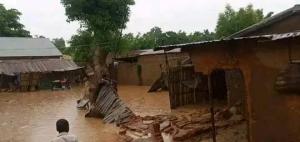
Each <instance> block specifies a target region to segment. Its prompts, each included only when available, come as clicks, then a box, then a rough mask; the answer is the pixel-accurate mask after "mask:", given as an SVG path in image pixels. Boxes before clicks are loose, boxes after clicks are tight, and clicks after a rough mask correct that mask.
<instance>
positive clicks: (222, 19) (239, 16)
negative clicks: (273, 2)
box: [216, 4, 272, 38]
mask: <svg viewBox="0 0 300 142" xmlns="http://www.w3.org/2000/svg"><path fill="white" fill-rule="evenodd" d="M271 15H272V13H268V14H267V16H265V17H264V14H263V10H262V9H254V8H253V5H251V4H250V5H248V6H246V7H245V8H240V9H239V10H238V11H235V10H234V9H233V8H232V7H231V6H230V5H227V6H226V8H225V11H224V12H223V13H220V15H219V19H218V23H217V27H216V35H217V37H218V38H224V37H227V36H229V35H231V34H234V33H236V32H238V31H240V30H242V29H244V28H246V27H249V26H251V25H253V24H255V23H258V22H260V21H261V20H263V19H264V18H267V17H270V16H271Z"/></svg>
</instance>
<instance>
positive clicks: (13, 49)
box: [0, 37, 62, 57]
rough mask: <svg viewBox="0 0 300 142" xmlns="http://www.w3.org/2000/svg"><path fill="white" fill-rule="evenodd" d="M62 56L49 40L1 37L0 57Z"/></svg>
mask: <svg viewBox="0 0 300 142" xmlns="http://www.w3.org/2000/svg"><path fill="white" fill-rule="evenodd" d="M43 56H62V53H61V52H60V51H59V50H58V49H57V48H56V47H55V46H54V45H53V43H52V42H51V41H50V40H49V39H47V38H24V37H0V57H43Z"/></svg>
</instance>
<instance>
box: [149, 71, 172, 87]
mask: <svg viewBox="0 0 300 142" xmlns="http://www.w3.org/2000/svg"><path fill="white" fill-rule="evenodd" d="M158 90H168V78H167V74H166V73H164V72H162V73H161V75H160V77H159V78H158V79H157V80H156V81H155V82H154V83H153V84H152V85H151V87H150V89H149V91H148V92H156V91H158Z"/></svg>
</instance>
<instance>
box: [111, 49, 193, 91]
mask: <svg viewBox="0 0 300 142" xmlns="http://www.w3.org/2000/svg"><path fill="white" fill-rule="evenodd" d="M166 57H167V58H168V61H167V62H166V60H165V59H166ZM188 59H189V56H188V54H186V53H182V52H181V50H180V49H173V50H171V51H168V52H166V53H164V51H163V50H160V51H154V50H153V49H146V50H136V51H132V52H130V53H129V54H127V55H126V56H121V57H117V58H114V62H115V64H117V67H116V73H115V74H116V76H117V77H116V78H117V81H118V83H119V84H121V85H146V86H150V85H152V84H153V83H154V82H155V81H156V80H157V79H158V78H160V76H161V74H162V73H163V72H165V71H166V65H167V64H168V65H169V66H174V65H177V64H180V63H181V62H183V61H185V60H188Z"/></svg>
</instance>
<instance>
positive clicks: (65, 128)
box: [56, 119, 69, 133]
mask: <svg viewBox="0 0 300 142" xmlns="http://www.w3.org/2000/svg"><path fill="white" fill-rule="evenodd" d="M56 130H57V131H58V132H59V133H62V132H69V122H68V120H66V119H59V120H57V121H56Z"/></svg>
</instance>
